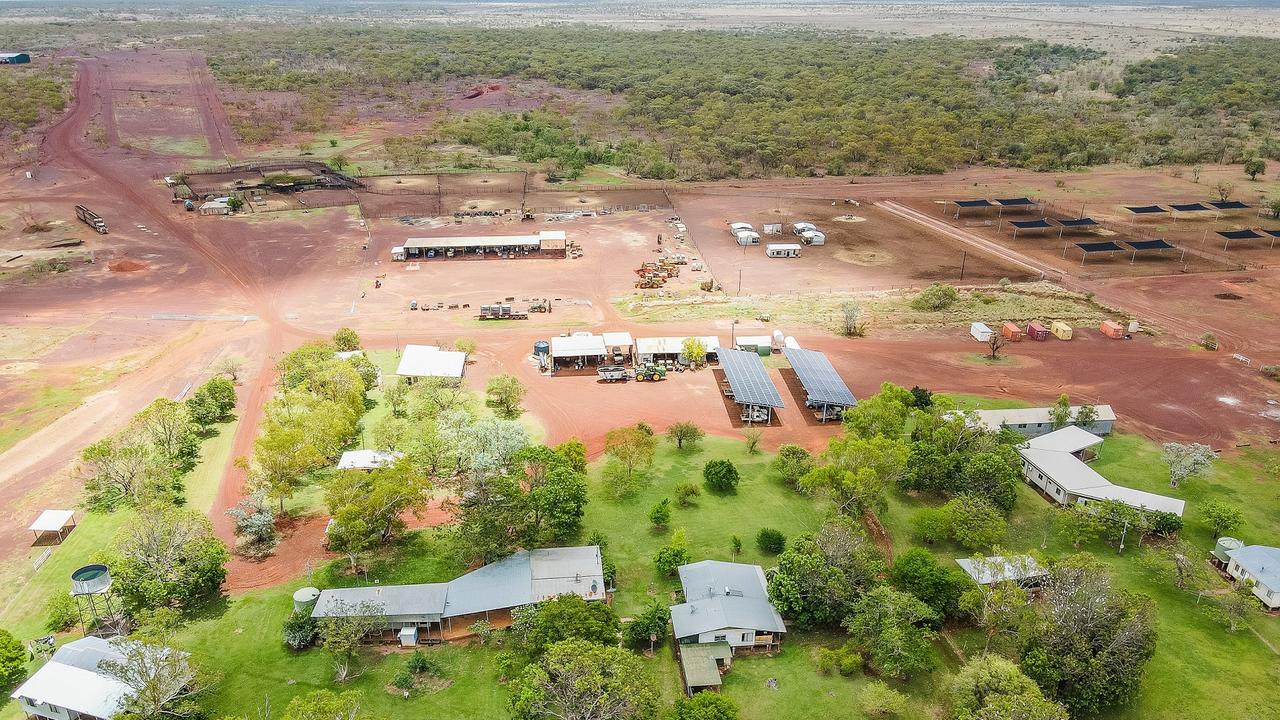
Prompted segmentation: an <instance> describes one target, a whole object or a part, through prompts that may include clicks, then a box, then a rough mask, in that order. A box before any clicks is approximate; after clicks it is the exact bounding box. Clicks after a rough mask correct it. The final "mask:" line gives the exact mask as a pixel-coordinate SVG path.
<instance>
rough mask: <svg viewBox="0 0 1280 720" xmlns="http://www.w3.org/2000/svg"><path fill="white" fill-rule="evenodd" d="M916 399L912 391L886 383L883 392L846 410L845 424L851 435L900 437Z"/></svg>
mask: <svg viewBox="0 0 1280 720" xmlns="http://www.w3.org/2000/svg"><path fill="white" fill-rule="evenodd" d="M913 402H914V398H912V397H911V391H910V390H907V389H906V388H903V387H899V386H897V385H894V384H893V383H883V384H882V385H880V392H878V393H876V394H875V395H872V396H871V397H869V398H866V399H865V400H863V401H861V402H859V403H858V404H857V405H855V406H854V407H852V408H849V409H848V410H845V411H844V415H843V416H842V420H841V424H842V425H843V427H844V429H845V430H846V431H847V432H848V433H849V434H851V435H856V436H858V437H861V438H870V437H873V436H877V435H878V436H882V437H888V438H898V437H901V436H902V433H903V432H905V431H906V427H907V419H908V418H909V417H910V416H911V406H912V404H913Z"/></svg>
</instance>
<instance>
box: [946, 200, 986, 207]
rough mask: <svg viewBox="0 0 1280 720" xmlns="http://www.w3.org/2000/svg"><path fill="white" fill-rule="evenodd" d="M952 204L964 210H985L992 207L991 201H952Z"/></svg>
mask: <svg viewBox="0 0 1280 720" xmlns="http://www.w3.org/2000/svg"><path fill="white" fill-rule="evenodd" d="M951 202H953V203H955V204H956V205H958V206H960V207H962V208H984V207H991V201H990V200H952V201H951Z"/></svg>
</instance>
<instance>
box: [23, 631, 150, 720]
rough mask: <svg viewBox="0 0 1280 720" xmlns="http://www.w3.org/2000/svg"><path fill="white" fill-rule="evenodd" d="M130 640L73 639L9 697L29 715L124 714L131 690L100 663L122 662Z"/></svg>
mask: <svg viewBox="0 0 1280 720" xmlns="http://www.w3.org/2000/svg"><path fill="white" fill-rule="evenodd" d="M130 642H132V641H129V640H122V639H116V640H104V639H103V638H100V637H93V636H89V637H84V638H80V639H79V640H73V641H71V642H69V643H67V644H66V645H63V646H62V647H60V648H58V650H57V651H56V652H54V653H53V657H52V658H50V659H49V662H47V663H45V664H44V666H43V667H41V668H40V669H39V670H37V671H36V672H35V674H34V675H32V676H31V677H30V678H28V679H27V681H26V682H24V683H22V685H20V686H19V687H18V689H17V690H14V691H13V694H12V695H10V697H12V698H13V699H14V700H17V701H18V705H19V707H21V708H22V711H23V712H24V713H26V714H27V717H29V718H45V719H46V720H111V718H113V717H115V716H116V715H119V714H120V713H121V712H123V710H124V706H125V704H126V703H127V702H128V701H129V699H130V698H131V697H132V695H133V690H132V689H131V688H130V687H129V686H128V685H125V684H124V683H123V682H120V681H119V680H118V679H116V678H115V677H113V676H112V675H111V674H110V673H108V672H106V671H105V670H104V669H103V668H102V662H103V661H111V662H123V661H124V660H125V655H124V650H125V649H126V648H127V645H126V644H127V643H130ZM162 650H163V651H164V652H174V651H172V650H167V649H162Z"/></svg>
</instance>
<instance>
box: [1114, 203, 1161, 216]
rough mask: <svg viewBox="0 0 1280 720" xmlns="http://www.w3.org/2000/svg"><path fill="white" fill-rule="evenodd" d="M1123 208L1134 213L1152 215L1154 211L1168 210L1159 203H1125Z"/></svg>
mask: <svg viewBox="0 0 1280 720" xmlns="http://www.w3.org/2000/svg"><path fill="white" fill-rule="evenodd" d="M1124 209H1125V210H1128V211H1129V212H1131V213H1133V214H1134V215H1154V214H1155V213H1162V212H1168V210H1165V209H1164V208H1162V207H1160V206H1159V205H1126V206H1125V208H1124Z"/></svg>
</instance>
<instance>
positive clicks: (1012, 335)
mask: <svg viewBox="0 0 1280 720" xmlns="http://www.w3.org/2000/svg"><path fill="white" fill-rule="evenodd" d="M1000 334H1001V335H1003V336H1004V338H1005V339H1006V340H1008V341H1009V342H1018V341H1019V340H1021V339H1022V328H1020V327H1018V326H1017V325H1016V324H1015V323H1012V322H1010V321H1008V320H1006V321H1004V322H1003V323H1001V325H1000Z"/></svg>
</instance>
